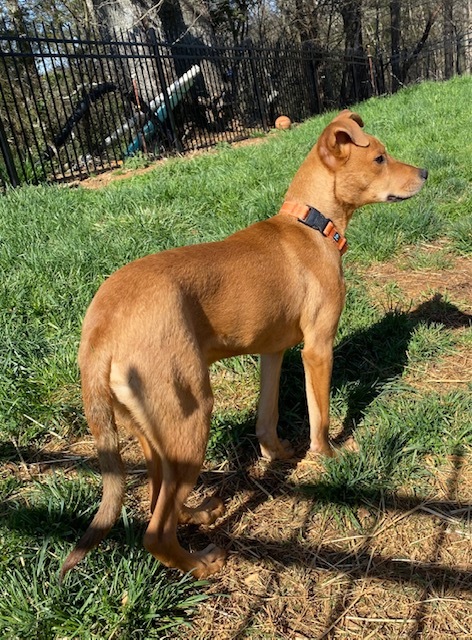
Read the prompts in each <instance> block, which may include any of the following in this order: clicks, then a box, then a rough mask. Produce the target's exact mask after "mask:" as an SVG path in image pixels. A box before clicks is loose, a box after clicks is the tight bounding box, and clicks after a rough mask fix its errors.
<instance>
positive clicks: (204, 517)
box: [179, 496, 225, 525]
mask: <svg viewBox="0 0 472 640" xmlns="http://www.w3.org/2000/svg"><path fill="white" fill-rule="evenodd" d="M224 513H225V506H224V504H223V501H222V500H221V499H220V498H217V497H216V496H213V497H211V498H207V499H206V500H204V501H203V502H202V503H201V504H200V505H199V506H198V507H195V508H191V507H186V506H184V507H183V508H182V511H181V512H180V515H179V522H180V523H181V524H204V525H210V524H213V523H214V522H215V521H216V520H217V519H218V518H220V517H221V516H222V515H224Z"/></svg>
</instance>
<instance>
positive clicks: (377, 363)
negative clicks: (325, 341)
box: [280, 294, 472, 450]
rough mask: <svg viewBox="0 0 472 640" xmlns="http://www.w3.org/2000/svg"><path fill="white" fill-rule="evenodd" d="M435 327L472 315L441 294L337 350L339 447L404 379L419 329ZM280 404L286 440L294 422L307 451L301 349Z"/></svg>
mask: <svg viewBox="0 0 472 640" xmlns="http://www.w3.org/2000/svg"><path fill="white" fill-rule="evenodd" d="M432 324H435V325H438V326H441V327H443V328H444V329H459V328H465V327H470V326H471V324H472V315H470V314H467V313H464V312H462V311H461V310H460V309H459V308H458V307H457V306H455V305H454V304H451V303H450V302H447V301H446V300H445V299H444V298H443V297H442V295H441V294H436V295H434V296H433V297H432V298H431V299H430V300H427V301H426V302H423V303H422V304H420V305H419V306H418V307H417V308H416V309H414V310H412V311H401V310H397V309H392V310H389V311H387V312H386V314H385V315H384V316H383V317H382V319H381V320H379V321H378V322H376V323H375V324H373V325H371V326H369V327H368V328H366V329H360V330H358V331H355V332H354V333H351V334H350V335H349V336H347V337H346V338H344V339H343V340H342V341H341V342H340V343H339V344H338V345H337V346H336V347H335V350H334V362H333V374H332V381H331V395H332V405H333V403H336V401H337V400H338V399H341V398H342V404H343V407H342V410H341V411H339V412H340V413H341V412H342V413H343V415H344V417H343V422H342V431H341V433H339V434H338V435H337V436H336V438H335V443H336V444H339V445H341V444H342V443H343V442H345V441H346V440H347V439H348V438H349V437H350V436H351V435H352V433H353V431H354V430H355V428H356V427H357V426H358V425H359V423H361V422H362V419H363V417H364V415H365V413H366V410H367V408H368V407H369V406H370V405H371V403H372V402H373V401H374V400H375V399H376V398H377V397H378V396H379V395H380V394H381V393H382V392H383V391H384V390H385V389H386V387H387V386H388V385H391V383H392V382H393V381H394V380H396V379H399V378H400V377H401V376H402V374H403V371H404V369H405V367H406V365H407V363H408V349H409V345H410V341H411V339H412V337H413V334H414V332H415V330H416V329H417V328H418V327H419V326H420V325H423V326H430V325H432ZM280 405H281V427H282V432H283V435H284V437H287V438H290V431H291V424H295V425H302V424H303V431H304V433H302V434H300V437H301V439H302V440H303V446H304V447H305V450H306V448H307V446H308V432H307V429H306V422H307V417H306V400H305V383H304V373H303V365H302V362H301V357H300V349H299V348H296V349H292V350H291V351H289V352H288V353H287V354H286V357H285V359H284V366H283V369H282V378H281V400H280ZM303 416H305V418H303Z"/></svg>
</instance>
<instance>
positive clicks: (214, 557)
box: [191, 544, 227, 580]
mask: <svg viewBox="0 0 472 640" xmlns="http://www.w3.org/2000/svg"><path fill="white" fill-rule="evenodd" d="M192 555H193V556H195V559H198V560H197V562H196V563H195V567H194V568H193V569H192V571H191V573H192V575H193V577H194V578H197V579H198V580H202V579H205V578H208V576H211V575H213V574H214V573H217V571H220V570H221V569H222V568H223V567H224V565H225V562H226V557H227V553H226V551H225V550H224V549H221V548H220V547H217V546H215V545H214V544H210V545H208V547H206V548H205V549H203V551H198V552H196V553H194V554H192Z"/></svg>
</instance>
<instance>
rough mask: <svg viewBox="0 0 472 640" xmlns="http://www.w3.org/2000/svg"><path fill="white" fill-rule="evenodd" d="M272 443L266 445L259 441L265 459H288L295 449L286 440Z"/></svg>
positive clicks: (291, 456)
mask: <svg viewBox="0 0 472 640" xmlns="http://www.w3.org/2000/svg"><path fill="white" fill-rule="evenodd" d="M274 445H275V446H274ZM274 445H272V446H270V447H268V446H267V445H264V444H262V443H261V453H262V457H263V458H265V459H266V460H290V458H293V456H294V454H295V451H294V448H293V447H292V445H291V444H290V442H289V441H288V440H278V441H277V442H276V443H274Z"/></svg>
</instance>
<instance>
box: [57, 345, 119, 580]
mask: <svg viewBox="0 0 472 640" xmlns="http://www.w3.org/2000/svg"><path fill="white" fill-rule="evenodd" d="M94 360H95V362H94V363H93V365H92V363H91V362H90V361H88V362H87V366H86V367H84V368H82V395H83V401H84V409H85V415H86V418H87V421H88V424H89V427H90V430H91V432H92V434H93V435H94V437H95V443H96V446H97V452H98V461H99V464H100V469H101V472H102V476H103V490H102V500H101V502H100V506H99V509H98V511H97V513H96V515H95V517H94V519H93V520H92V522H91V523H90V525H89V527H88V529H87V531H86V532H85V533H84V535H83V536H82V537H81V538H80V540H79V542H78V543H77V546H76V547H75V549H74V550H73V551H72V552H71V553H70V554H69V555H68V556H67V558H66V560H65V562H64V564H63V565H62V568H61V571H60V575H59V581H60V582H62V580H63V578H64V576H65V574H66V573H67V572H68V571H69V570H70V569H72V568H73V567H75V565H76V564H77V563H78V562H80V561H81V560H82V559H83V558H85V556H86V555H87V553H88V552H89V551H90V550H91V549H93V548H94V547H96V546H97V545H98V544H99V543H100V542H101V540H103V538H104V537H105V536H106V535H107V533H108V532H109V531H110V529H111V528H112V526H113V525H114V523H115V522H116V520H117V518H118V516H119V515H120V513H121V507H122V504H123V498H124V493H125V471H124V466H123V461H122V459H121V455H120V450H119V441H118V433H117V429H116V423H115V418H114V413H113V406H112V396H111V391H110V383H109V380H110V361H109V360H108V362H107V363H104V362H103V361H102V363H100V364H99V363H97V360H99V358H95V357H94ZM97 365H98V366H97Z"/></svg>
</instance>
